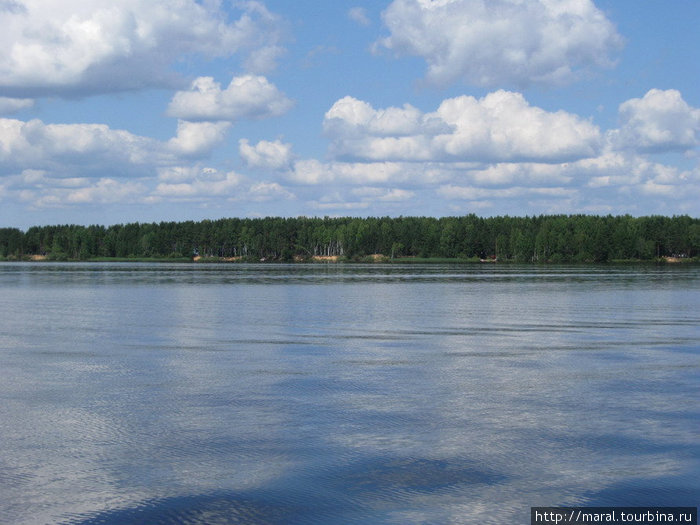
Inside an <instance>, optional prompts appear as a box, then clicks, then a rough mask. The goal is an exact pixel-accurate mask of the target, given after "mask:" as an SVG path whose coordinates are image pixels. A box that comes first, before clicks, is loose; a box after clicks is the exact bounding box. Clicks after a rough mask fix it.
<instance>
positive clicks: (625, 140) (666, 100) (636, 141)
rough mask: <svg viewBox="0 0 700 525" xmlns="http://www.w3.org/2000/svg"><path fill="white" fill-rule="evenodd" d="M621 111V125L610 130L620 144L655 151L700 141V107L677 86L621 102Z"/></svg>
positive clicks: (687, 146) (614, 141)
mask: <svg viewBox="0 0 700 525" xmlns="http://www.w3.org/2000/svg"><path fill="white" fill-rule="evenodd" d="M619 113H620V124H621V127H620V129H619V130H613V131H611V132H610V133H609V134H608V137H609V138H610V141H611V143H612V145H613V146H614V147H616V148H621V149H632V150H637V151H640V152H650V153H653V152H664V151H672V150H680V151H683V150H688V149H692V148H695V147H697V146H698V145H700V109H698V108H693V107H691V106H689V105H688V103H687V102H686V101H685V100H683V97H682V96H681V94H680V92H678V91H676V90H675V89H668V90H666V91H663V90H660V89H651V90H649V91H648V92H647V93H646V95H644V97H643V98H633V99H630V100H627V101H626V102H623V103H622V104H620V108H619Z"/></svg>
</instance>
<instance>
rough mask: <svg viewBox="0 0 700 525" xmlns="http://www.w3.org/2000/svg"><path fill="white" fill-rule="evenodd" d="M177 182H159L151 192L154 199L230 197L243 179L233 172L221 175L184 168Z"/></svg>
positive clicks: (220, 173)
mask: <svg viewBox="0 0 700 525" xmlns="http://www.w3.org/2000/svg"><path fill="white" fill-rule="evenodd" d="M180 174H181V175H183V177H182V178H181V179H179V181H175V182H170V181H168V182H161V183H159V184H158V185H157V186H156V188H155V190H154V191H153V196H155V197H167V198H175V199H185V200H191V199H199V198H207V197H222V196H230V195H232V194H234V192H236V191H237V190H238V189H239V186H240V185H241V182H242V181H243V177H242V176H241V175H239V174H237V173H235V172H233V171H230V172H227V173H222V172H219V171H218V170H214V169H206V168H205V169H199V168H185V169H182V170H180Z"/></svg>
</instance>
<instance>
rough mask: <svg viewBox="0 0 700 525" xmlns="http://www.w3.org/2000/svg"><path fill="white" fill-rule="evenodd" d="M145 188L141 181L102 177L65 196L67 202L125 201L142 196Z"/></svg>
mask: <svg viewBox="0 0 700 525" xmlns="http://www.w3.org/2000/svg"><path fill="white" fill-rule="evenodd" d="M145 190H146V187H145V186H144V185H143V184H141V183H139V182H133V181H117V180H114V179H109V178H102V179H99V180H98V181H97V182H95V183H94V184H92V185H90V186H86V187H84V188H79V189H76V190H72V191H69V192H68V193H67V194H66V196H65V202H66V203H68V204H85V203H113V202H124V201H126V200H128V199H131V198H132V197H135V196H139V197H140V196H141V195H143V193H144V192H145Z"/></svg>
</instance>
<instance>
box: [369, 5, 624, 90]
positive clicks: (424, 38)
mask: <svg viewBox="0 0 700 525" xmlns="http://www.w3.org/2000/svg"><path fill="white" fill-rule="evenodd" d="M383 20H384V24H385V25H386V26H387V28H388V29H389V33H390V35H389V36H388V37H386V38H384V39H382V40H379V41H378V42H377V43H376V44H375V49H376V50H380V49H388V50H390V51H392V52H394V53H395V54H396V55H398V56H403V55H409V56H418V57H421V58H423V59H424V60H425V61H426V62H427V65H428V71H427V78H428V80H429V81H431V82H433V83H435V84H440V85H445V84H450V83H453V82H455V81H463V82H465V83H467V84H471V85H477V86H485V87H491V86H496V85H514V86H524V85H528V84H530V83H563V82H568V81H571V80H572V79H573V78H574V77H575V76H576V73H577V71H578V70H581V69H586V68H589V67H610V66H612V65H613V64H614V62H613V60H612V58H611V55H613V54H614V53H615V51H617V50H618V49H619V48H620V47H621V44H622V39H621V37H620V36H619V35H618V34H617V31H616V29H615V27H614V26H613V24H612V23H611V22H610V21H609V20H608V19H607V18H606V17H605V15H604V14H603V13H602V12H601V11H600V10H599V9H597V8H596V7H595V5H594V4H593V2H592V1H591V0H565V1H559V2H552V1H549V0H530V1H527V2H523V1H519V0H394V1H393V2H392V3H391V5H389V7H388V8H387V9H386V11H384V13H383Z"/></svg>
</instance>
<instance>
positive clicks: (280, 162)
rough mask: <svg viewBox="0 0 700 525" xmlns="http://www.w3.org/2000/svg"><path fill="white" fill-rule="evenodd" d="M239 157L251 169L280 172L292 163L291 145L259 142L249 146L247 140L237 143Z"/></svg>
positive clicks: (277, 142)
mask: <svg viewBox="0 0 700 525" xmlns="http://www.w3.org/2000/svg"><path fill="white" fill-rule="evenodd" d="M238 146H239V151H240V154H241V157H242V158H243V160H244V161H245V162H246V164H247V165H248V166H250V167H251V168H263V169H265V168H266V169H273V170H281V169H284V168H288V167H289V165H290V163H291V161H292V145H291V144H284V143H282V142H281V141H279V140H275V141H274V142H270V141H267V140H261V141H260V142H258V143H257V144H255V145H254V146H251V145H250V143H249V142H248V140H247V139H241V140H239V141H238Z"/></svg>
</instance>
